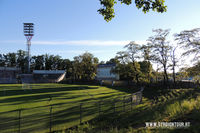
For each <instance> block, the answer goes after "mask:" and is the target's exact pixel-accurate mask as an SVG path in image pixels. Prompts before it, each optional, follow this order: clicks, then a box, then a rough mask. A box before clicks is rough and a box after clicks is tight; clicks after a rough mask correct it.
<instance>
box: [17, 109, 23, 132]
mask: <svg viewBox="0 0 200 133" xmlns="http://www.w3.org/2000/svg"><path fill="white" fill-rule="evenodd" d="M21 111H22V110H21V109H19V117H18V119H19V130H18V132H19V133H21Z"/></svg>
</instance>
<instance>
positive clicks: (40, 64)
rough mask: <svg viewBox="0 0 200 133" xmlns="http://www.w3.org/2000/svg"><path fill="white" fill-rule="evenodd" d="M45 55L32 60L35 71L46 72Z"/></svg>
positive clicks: (34, 57)
mask: <svg viewBox="0 0 200 133" xmlns="http://www.w3.org/2000/svg"><path fill="white" fill-rule="evenodd" d="M44 62H45V60H44V55H38V56H33V57H32V58H31V66H32V69H34V70H44Z"/></svg>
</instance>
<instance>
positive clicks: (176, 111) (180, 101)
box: [0, 84, 200, 133]
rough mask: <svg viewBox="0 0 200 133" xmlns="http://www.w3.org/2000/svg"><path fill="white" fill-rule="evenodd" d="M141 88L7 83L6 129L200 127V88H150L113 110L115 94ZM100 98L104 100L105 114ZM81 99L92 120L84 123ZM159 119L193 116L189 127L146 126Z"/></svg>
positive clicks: (1, 109)
mask: <svg viewBox="0 0 200 133" xmlns="http://www.w3.org/2000/svg"><path fill="white" fill-rule="evenodd" d="M136 91H138V89H133V88H127V87H118V88H108V87H102V86H88V85H67V84H32V85H31V88H30V89H24V87H22V85H21V84H2V85H0V133H9V132H12V133H13V132H14V133H16V132H19V130H20V132H22V133H27V132H28V133H29V132H49V131H50V126H51V127H52V128H51V131H56V132H83V133H88V132H89V133H93V132H95V133H96V132H101V133H102V132H103V133H104V132H116V133H121V132H122V133H125V132H130V133H132V132H185V133H187V132H190V131H191V132H196V133H198V132H199V131H200V128H199V125H200V89H198V88H197V89H194V88H188V89H162V88H159V89H154V88H145V90H144V92H143V101H142V103H141V104H139V105H134V107H133V109H132V111H131V109H130V106H127V107H126V111H125V112H124V111H123V107H121V108H117V109H116V112H117V113H113V108H112V107H113V103H112V101H113V100H114V99H123V96H125V95H129V94H131V93H133V92H136ZM98 101H104V102H102V103H103V105H102V106H101V110H102V111H103V112H102V113H101V115H100V116H99V112H98V109H99V105H98ZM81 103H82V106H81V107H82V109H81V110H82V111H83V113H82V122H83V123H85V122H86V124H83V125H79V123H80V104H81ZM121 105H122V103H119V105H117V106H121ZM51 107H52V108H51ZM19 110H21V112H20V111H19ZM50 112H51V113H50ZM50 114H51V115H50ZM19 118H20V119H19ZM19 120H20V121H19ZM158 121H160V122H167V121H168V122H171V121H183V122H191V126H190V127H189V128H187V129H146V128H144V127H145V122H158ZM19 125H20V128H19ZM71 127H73V128H71ZM74 127H75V128H74ZM68 128H70V129H68Z"/></svg>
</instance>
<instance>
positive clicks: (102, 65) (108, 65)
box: [98, 64, 116, 68]
mask: <svg viewBox="0 0 200 133" xmlns="http://www.w3.org/2000/svg"><path fill="white" fill-rule="evenodd" d="M115 66H116V64H99V65H98V67H101V68H102V67H115Z"/></svg>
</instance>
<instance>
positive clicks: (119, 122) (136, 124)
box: [66, 90, 200, 133]
mask: <svg viewBox="0 0 200 133" xmlns="http://www.w3.org/2000/svg"><path fill="white" fill-rule="evenodd" d="M197 91H198V90H191V91H186V92H185V93H182V94H180V95H178V96H176V97H173V98H171V99H168V100H167V101H165V102H163V103H159V104H156V105H153V106H151V105H146V106H147V107H145V106H144V105H143V106H140V105H139V106H138V107H137V108H136V109H135V110H134V111H132V112H126V113H119V114H104V115H102V116H100V117H97V118H95V119H93V120H91V121H89V125H91V127H92V129H91V130H90V132H95V131H110V130H111V128H112V127H117V129H118V130H120V129H128V128H129V127H132V128H133V129H138V128H142V127H145V122H151V121H152V122H156V121H162V120H163V118H165V117H167V116H166V114H164V112H165V109H166V107H167V106H168V105H171V104H173V103H174V102H176V101H179V102H181V101H183V100H185V99H190V98H191V97H192V98H195V97H196V92H197ZM167 92H168V91H166V92H165V93H167ZM198 92H199V91H198ZM152 94H153V93H152ZM161 94H164V92H162V93H161ZM159 96H160V93H159V95H155V94H154V95H153V96H152V97H159ZM184 117H185V118H184ZM184 117H180V116H178V118H179V119H175V120H171V121H183V122H188V121H189V122H191V127H190V128H189V129H178V130H177V129H174V130H169V131H167V132H177V131H179V132H182V131H184V132H185V133H186V132H188V131H190V130H192V131H193V132H198V131H199V130H200V128H199V127H198V126H199V124H200V111H199V110H197V109H194V110H193V111H192V112H190V113H189V114H184ZM70 130H75V131H76V130H78V129H77V127H74V128H71V129H70ZM66 131H69V130H66ZM155 131H156V130H155ZM161 132H162V130H161Z"/></svg>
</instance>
